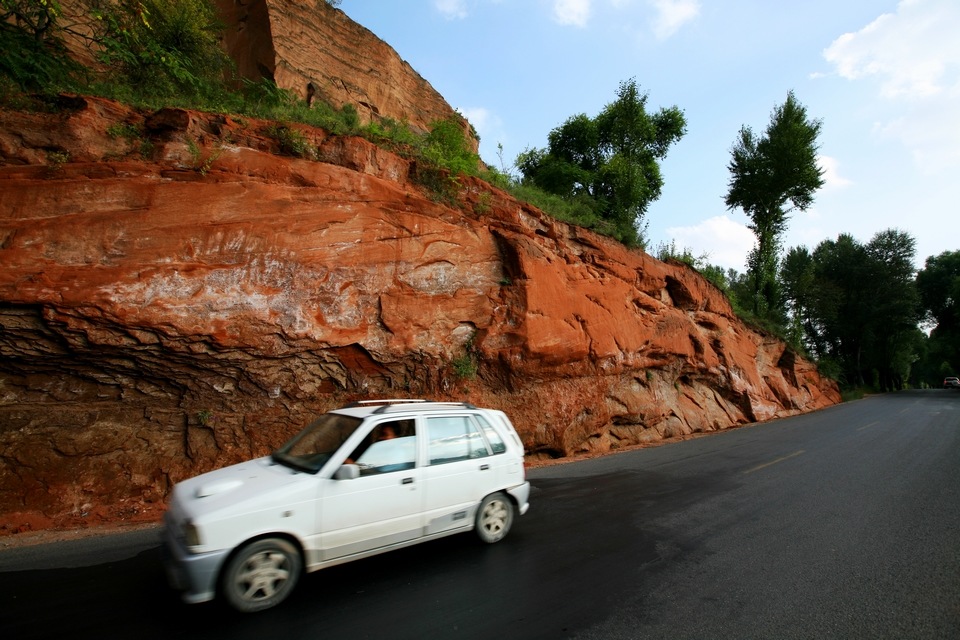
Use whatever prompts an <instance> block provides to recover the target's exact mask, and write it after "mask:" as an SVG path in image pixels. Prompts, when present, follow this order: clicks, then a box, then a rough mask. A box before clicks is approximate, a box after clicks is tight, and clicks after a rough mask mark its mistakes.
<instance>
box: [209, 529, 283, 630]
mask: <svg viewBox="0 0 960 640" xmlns="http://www.w3.org/2000/svg"><path fill="white" fill-rule="evenodd" d="M301 567H302V562H301V559H300V552H299V551H297V548H296V547H295V546H293V545H292V544H291V543H289V542H288V541H286V540H282V539H280V538H267V539H264V540H258V541H256V542H252V543H250V544H248V545H247V546H245V547H243V548H242V549H240V551H239V552H237V554H236V555H234V556H233V557H232V558H231V559H230V561H229V562H228V563H227V566H226V568H225V569H224V572H223V581H222V583H221V587H222V592H223V596H224V598H225V599H226V601H227V602H228V603H229V604H230V606H232V607H233V608H234V609H236V610H238V611H243V612H245V613H252V612H254V611H262V610H264V609H269V608H270V607H274V606H276V605H278V604H280V603H281V602H283V601H284V600H285V599H286V598H287V596H288V595H290V592H291V591H293V587H294V586H296V584H297V579H298V578H299V577H300V570H301Z"/></svg>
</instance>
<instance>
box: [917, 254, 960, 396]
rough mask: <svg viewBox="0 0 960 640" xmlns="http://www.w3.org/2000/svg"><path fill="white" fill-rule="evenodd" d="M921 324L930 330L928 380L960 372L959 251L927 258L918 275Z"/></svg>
mask: <svg viewBox="0 0 960 640" xmlns="http://www.w3.org/2000/svg"><path fill="white" fill-rule="evenodd" d="M917 290H918V292H919V296H920V309H921V313H922V319H923V321H924V322H925V323H926V324H927V325H928V326H929V325H932V330H931V331H930V345H929V346H930V349H929V359H930V363H929V364H930V366H929V370H928V375H929V377H946V376H950V375H957V372H958V371H960V251H945V252H943V253H941V254H940V255H937V256H930V257H928V258H927V260H926V262H925V263H924V267H923V269H921V270H920V271H919V273H917Z"/></svg>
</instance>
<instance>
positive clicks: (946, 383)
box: [943, 376, 960, 389]
mask: <svg viewBox="0 0 960 640" xmlns="http://www.w3.org/2000/svg"><path fill="white" fill-rule="evenodd" d="M943 388H944V389H960V378H958V377H957V376H949V377H947V378H944V379H943Z"/></svg>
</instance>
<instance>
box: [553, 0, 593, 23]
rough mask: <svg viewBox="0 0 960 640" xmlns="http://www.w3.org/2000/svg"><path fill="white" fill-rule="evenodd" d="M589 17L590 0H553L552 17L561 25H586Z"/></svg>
mask: <svg viewBox="0 0 960 640" xmlns="http://www.w3.org/2000/svg"><path fill="white" fill-rule="evenodd" d="M589 18H590V0H554V2H553V19H554V20H556V21H557V22H559V23H560V24H562V25H570V26H574V27H581V28H583V27H586V26H587V20H589Z"/></svg>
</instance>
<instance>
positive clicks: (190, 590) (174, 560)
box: [163, 524, 230, 604]
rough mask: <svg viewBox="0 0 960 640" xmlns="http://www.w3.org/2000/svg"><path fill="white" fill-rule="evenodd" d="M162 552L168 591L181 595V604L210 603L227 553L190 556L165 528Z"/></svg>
mask: <svg viewBox="0 0 960 640" xmlns="http://www.w3.org/2000/svg"><path fill="white" fill-rule="evenodd" d="M163 550H164V553H163V564H164V568H165V569H166V572H167V581H168V582H169V583H170V586H171V587H173V588H174V589H176V590H177V591H182V592H183V593H182V597H183V601H184V602H186V603H188V604H196V603H198V602H207V601H208V600H213V598H214V596H215V595H216V591H217V576H219V574H220V568H221V567H222V566H223V563H224V561H225V560H226V558H227V554H228V553H229V552H230V550H229V549H223V550H221V551H211V552H209V553H199V554H193V553H190V552H188V551H187V549H186V547H184V546H183V544H182V543H181V541H180V540H179V539H177V537H176V535H175V532H174V529H173V527H171V526H169V524H167V526H165V527H164V532H163Z"/></svg>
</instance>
